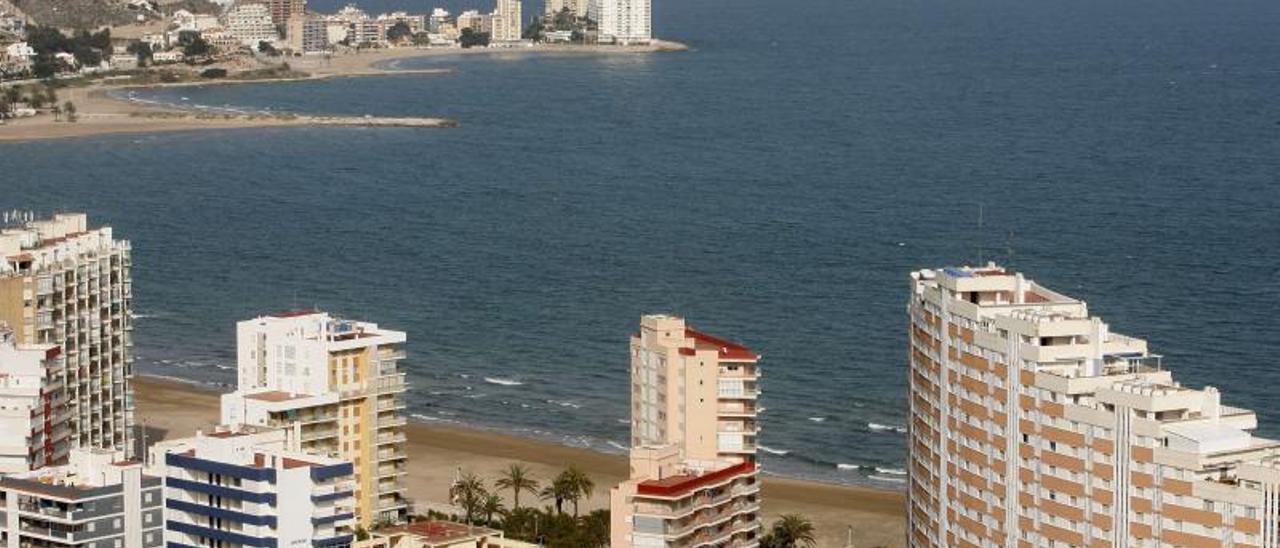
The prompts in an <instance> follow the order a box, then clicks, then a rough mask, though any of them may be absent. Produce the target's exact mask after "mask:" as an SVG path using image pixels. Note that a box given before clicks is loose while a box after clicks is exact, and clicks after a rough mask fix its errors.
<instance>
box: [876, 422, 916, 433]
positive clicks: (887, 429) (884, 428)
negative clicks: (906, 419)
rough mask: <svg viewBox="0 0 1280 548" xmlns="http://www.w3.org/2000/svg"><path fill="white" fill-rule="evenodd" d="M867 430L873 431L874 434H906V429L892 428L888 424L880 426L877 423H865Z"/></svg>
mask: <svg viewBox="0 0 1280 548" xmlns="http://www.w3.org/2000/svg"><path fill="white" fill-rule="evenodd" d="M867 428H870V429H871V430H872V431H875V432H897V433H899V434H906V433H907V429H906V428H904V427H901V426H892V425H888V424H880V423H878V422H869V423H867Z"/></svg>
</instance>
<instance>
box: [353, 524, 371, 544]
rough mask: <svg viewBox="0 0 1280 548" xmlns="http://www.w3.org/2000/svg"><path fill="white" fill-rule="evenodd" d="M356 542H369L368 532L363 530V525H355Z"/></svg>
mask: <svg viewBox="0 0 1280 548" xmlns="http://www.w3.org/2000/svg"><path fill="white" fill-rule="evenodd" d="M355 535H356V540H369V532H368V531H366V530H365V528H364V526H363V525H357V526H356V530H355Z"/></svg>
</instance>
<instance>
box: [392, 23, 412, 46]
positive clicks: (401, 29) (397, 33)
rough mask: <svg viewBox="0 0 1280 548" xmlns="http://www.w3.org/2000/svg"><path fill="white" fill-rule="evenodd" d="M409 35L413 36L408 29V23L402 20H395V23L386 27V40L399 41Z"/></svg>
mask: <svg viewBox="0 0 1280 548" xmlns="http://www.w3.org/2000/svg"><path fill="white" fill-rule="evenodd" d="M411 36H413V31H412V30H410V29H409V25H408V24H407V23H405V22H404V21H396V24H394V25H391V28H389V29H387V41H388V42H400V41H403V40H404V39H405V38H408V37H411Z"/></svg>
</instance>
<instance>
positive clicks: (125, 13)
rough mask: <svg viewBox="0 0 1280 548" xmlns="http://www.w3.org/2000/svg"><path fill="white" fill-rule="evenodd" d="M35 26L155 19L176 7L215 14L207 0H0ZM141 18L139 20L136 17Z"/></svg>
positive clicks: (97, 24)
mask: <svg viewBox="0 0 1280 548" xmlns="http://www.w3.org/2000/svg"><path fill="white" fill-rule="evenodd" d="M5 2H7V3H9V4H12V6H13V7H16V8H17V9H18V10H19V11H22V12H24V13H26V14H27V17H28V18H29V19H30V20H32V21H34V22H35V23H36V24H39V25H48V26H54V27H59V28H63V29H81V28H83V29H96V28H99V27H103V26H117V25H127V24H130V23H136V22H139V21H140V20H155V19H157V18H159V17H161V16H162V15H163V14H167V13H172V12H173V11H175V10H177V9H187V10H189V11H193V12H198V13H217V10H218V7H217V5H216V4H214V3H213V2H210V1H209V0H0V3H5ZM140 18H141V19H140Z"/></svg>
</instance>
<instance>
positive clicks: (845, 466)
mask: <svg viewBox="0 0 1280 548" xmlns="http://www.w3.org/2000/svg"><path fill="white" fill-rule="evenodd" d="M836 469H837V470H861V469H862V466H860V465H857V464H845V463H843V462H842V463H840V464H837V465H836Z"/></svg>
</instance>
